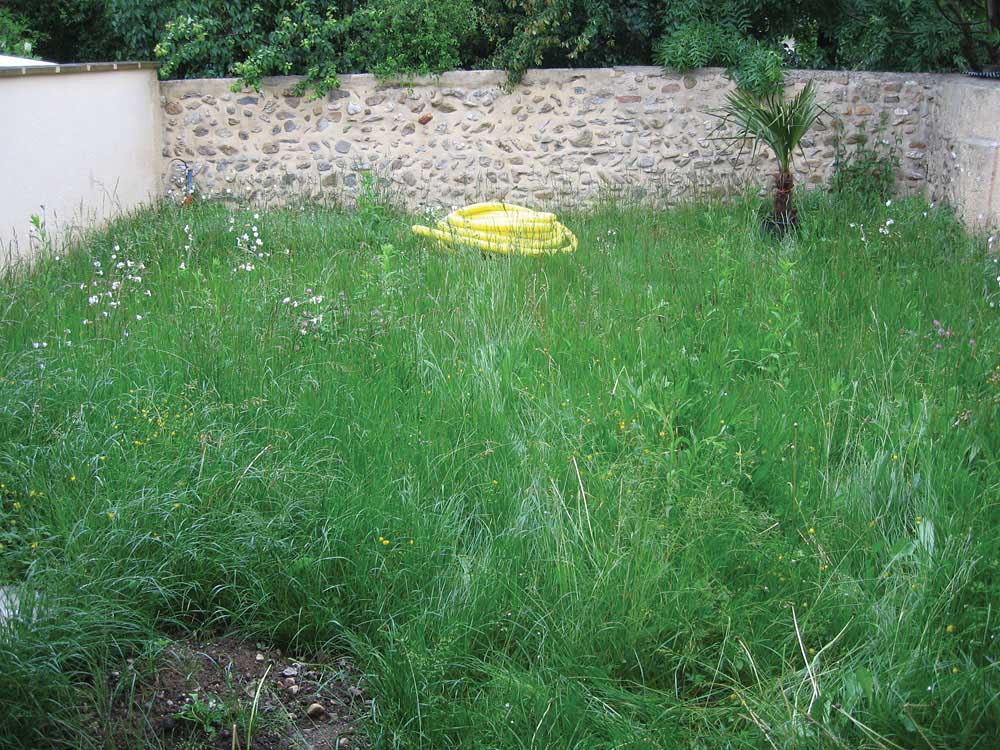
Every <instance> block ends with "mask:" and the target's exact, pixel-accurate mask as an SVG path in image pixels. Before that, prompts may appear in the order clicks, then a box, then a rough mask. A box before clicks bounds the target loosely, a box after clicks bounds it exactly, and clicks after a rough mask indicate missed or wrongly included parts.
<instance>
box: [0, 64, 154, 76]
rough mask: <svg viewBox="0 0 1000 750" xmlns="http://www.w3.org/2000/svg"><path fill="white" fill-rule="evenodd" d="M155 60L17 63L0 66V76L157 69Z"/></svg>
mask: <svg viewBox="0 0 1000 750" xmlns="http://www.w3.org/2000/svg"><path fill="white" fill-rule="evenodd" d="M159 67H160V64H159V63H157V62H146V61H134V62H132V61H129V62H93V63H71V64H68V65H19V66H17V67H10V68H0V78H22V77H24V76H52V75H75V74H78V73H114V72H122V71H129V70H154V71H155V70H157V69H158V68H159Z"/></svg>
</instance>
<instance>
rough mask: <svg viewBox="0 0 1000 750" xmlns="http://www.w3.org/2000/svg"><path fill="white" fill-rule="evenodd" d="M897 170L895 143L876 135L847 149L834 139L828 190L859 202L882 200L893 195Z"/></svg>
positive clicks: (897, 155) (844, 144)
mask: <svg viewBox="0 0 1000 750" xmlns="http://www.w3.org/2000/svg"><path fill="white" fill-rule="evenodd" d="M898 169H899V141H898V140H897V141H895V142H890V141H887V140H885V138H884V137H883V136H882V134H881V133H879V132H876V133H874V134H873V135H872V137H871V138H869V139H868V140H867V141H864V142H862V143H858V144H856V145H855V147H854V148H853V149H848V146H847V144H846V143H844V142H843V140H842V139H840V138H838V140H837V150H836V155H835V157H834V169H833V178H832V180H831V182H830V189H831V190H832V191H833V192H834V193H837V194H840V195H853V196H856V197H859V198H861V199H862V200H877V201H880V202H881V201H885V200H888V199H889V198H891V197H892V196H893V194H894V193H895V190H896V172H897V170H898Z"/></svg>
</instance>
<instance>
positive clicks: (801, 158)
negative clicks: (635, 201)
mask: <svg viewBox="0 0 1000 750" xmlns="http://www.w3.org/2000/svg"><path fill="white" fill-rule="evenodd" d="M810 78H811V79H813V80H815V81H816V85H817V88H818V99H819V101H820V102H821V103H822V104H824V106H825V107H826V108H827V110H828V113H829V114H828V115H825V116H824V117H823V118H822V122H821V123H820V124H819V125H817V126H816V127H815V128H814V130H813V131H811V132H810V133H809V135H808V136H807V138H806V139H805V141H804V143H803V150H804V154H800V155H797V158H796V169H797V171H798V175H797V178H798V181H799V182H800V183H803V184H822V183H825V182H827V181H828V180H829V178H830V175H831V173H832V170H833V165H834V158H835V154H836V145H837V143H838V139H842V142H843V143H844V144H847V145H849V144H854V143H858V142H860V141H863V140H864V139H865V138H868V137H870V136H871V135H872V134H873V133H876V132H879V137H882V138H885V139H887V140H889V141H891V142H897V143H899V144H900V146H901V148H902V153H901V156H902V158H901V165H900V175H899V177H900V181H899V182H900V185H901V187H902V189H903V191H904V192H910V193H924V192H926V191H927V187H926V186H927V183H928V172H927V165H928V162H929V160H928V159H927V158H926V157H927V150H928V144H929V143H930V141H931V140H932V135H933V134H932V132H931V130H932V126H933V122H934V119H933V117H932V115H934V113H935V112H936V109H935V108H936V107H938V106H939V105H938V103H937V99H938V96H939V93H940V81H941V79H944V78H948V77H946V76H931V75H914V74H894V73H844V72H803V71H795V72H792V73H791V74H790V75H789V84H790V88H791V89H793V90H794V89H797V88H798V87H801V86H802V85H804V83H805V81H806V80H808V79H810ZM297 80H298V79H295V78H277V79H268V80H266V81H265V84H264V86H263V90H262V91H261V92H253V91H246V92H242V93H234V92H232V91H231V90H230V87H231V85H232V83H233V82H232V81H231V80H189V81H168V82H164V83H162V84H161V87H160V93H161V106H162V108H163V124H164V133H163V151H162V154H163V173H164V178H165V184H167V180H168V179H172V180H173V181H174V184H175V186H178V185H179V184H180V183H179V182H177V177H178V176H177V174H176V172H175V171H172V170H173V169H174V168H175V167H176V163H175V164H174V165H173V166H171V165H170V163H169V162H170V160H171V159H173V158H175V157H178V158H181V159H184V160H185V161H187V162H188V163H189V164H190V165H191V166H192V167H193V168H194V171H195V180H196V184H197V186H198V188H199V189H200V190H202V191H203V192H205V193H208V194H212V195H219V194H227V193H230V194H233V195H236V196H240V197H243V198H251V199H265V200H281V199H283V198H286V197H289V196H292V195H296V196H303V195H304V196H310V197H319V196H322V195H324V194H330V195H338V196H344V195H347V196H350V195H351V194H356V192H357V191H358V190H359V189H360V185H361V181H362V177H361V173H362V172H365V171H369V170H370V171H371V172H372V173H373V174H375V175H376V176H379V177H382V178H385V180H387V181H388V183H389V184H391V185H392V187H393V189H394V192H395V193H396V194H397V196H398V197H399V198H401V199H402V202H404V203H405V204H407V205H409V206H410V207H411V208H420V207H423V206H441V205H457V204H462V203H467V202H472V201H475V200H479V199H484V198H504V199H507V200H509V201H512V202H525V203H530V204H533V205H537V204H540V203H541V204H556V205H565V204H576V203H579V202H587V201H588V200H592V199H595V198H597V197H600V196H602V195H606V194H608V193H609V192H617V193H627V194H634V195H639V196H641V197H644V198H646V199H653V200H663V201H670V200H674V199H677V198H679V197H682V196H687V195H691V194H696V193H698V192H699V191H722V192H727V193H731V192H734V191H738V190H742V189H746V188H751V189H759V188H760V187H762V186H764V185H765V184H766V181H767V179H768V176H769V175H770V174H772V173H773V172H774V169H775V168H774V162H773V160H772V158H771V155H770V154H769V153H757V154H756V155H754V154H753V153H752V151H751V149H750V148H749V147H748V146H744V147H743V148H741V144H739V143H734V142H732V141H728V140H725V139H720V138H719V137H718V136H720V135H722V133H720V132H718V131H717V129H718V127H719V120H718V119H717V118H714V117H713V116H712V115H711V114H710V113H711V112H713V111H717V110H718V109H719V108H720V107H721V106H722V105H723V104H724V101H725V95H726V93H727V92H728V91H729V90H730V89H731V85H732V84H731V83H730V81H729V80H728V79H727V78H726V77H725V76H724V75H723V72H722V71H721V70H718V69H706V70H701V71H698V72H696V73H691V74H687V75H671V74H667V73H664V72H663V71H662V70H660V69H659V68H653V67H625V68H609V69H593V70H533V71H529V73H528V74H527V75H526V76H525V78H524V81H523V82H522V83H521V84H519V85H518V86H515V87H513V88H512V89H511V90H509V91H508V90H505V88H504V80H505V76H504V74H503V73H501V72H498V71H469V72H454V73H446V74H444V75H442V76H441V77H440V78H437V79H419V80H416V81H413V82H411V83H402V84H400V83H386V82H380V81H379V80H377V79H376V78H374V77H373V76H369V75H348V76H344V77H343V78H342V85H341V87H340V88H339V89H337V90H335V91H332V92H331V93H330V94H329V95H328V96H326V97H324V98H322V99H319V100H312V101H311V100H309V99H308V98H303V97H296V96H292V95H291V94H292V92H291V88H292V86H293V85H294V84H295V82H296V81H297Z"/></svg>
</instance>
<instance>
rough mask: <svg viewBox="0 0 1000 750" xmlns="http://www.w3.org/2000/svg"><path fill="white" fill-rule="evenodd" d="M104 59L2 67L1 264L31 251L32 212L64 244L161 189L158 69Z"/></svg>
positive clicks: (153, 197)
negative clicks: (51, 67)
mask: <svg viewBox="0 0 1000 750" xmlns="http://www.w3.org/2000/svg"><path fill="white" fill-rule="evenodd" d="M108 67H110V66H93V67H92V71H94V72H80V70H79V68H65V66H58V67H57V69H56V71H58V72H56V71H52V72H49V71H46V72H45V73H37V72H36V73H28V74H23V75H14V74H12V73H13V71H0V72H2V73H4V74H3V75H0V266H2V265H4V264H6V263H7V262H9V261H10V260H11V259H12V258H16V257H24V256H26V255H28V254H30V253H32V252H33V251H34V249H35V248H34V246H35V244H37V241H36V240H33V239H32V238H31V237H30V236H29V232H28V230H29V228H30V223H29V221H30V217H31V215H32V214H38V215H43V216H44V218H45V222H46V227H47V230H48V232H49V233H50V236H51V237H52V238H53V239H54V240H55V241H57V242H61V241H62V240H64V239H66V238H67V237H69V236H72V235H73V234H74V233H75V232H77V231H79V230H80V229H81V228H88V227H91V226H94V225H98V224H100V223H101V222H104V221H106V220H108V219H109V218H112V217H114V216H116V215H118V214H120V213H122V212H124V211H128V210H130V209H133V208H135V207H136V206H138V205H140V204H142V203H145V202H148V201H150V200H152V199H155V198H156V196H158V195H160V194H161V193H162V189H161V187H160V158H159V152H160V142H161V129H162V128H161V123H160V95H159V87H158V83H157V79H156V70H155V69H154V68H151V67H144V68H139V69H133V70H108V69H107V68H108ZM43 206H44V209H43V208H42V207H43Z"/></svg>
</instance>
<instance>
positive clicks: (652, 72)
mask: <svg viewBox="0 0 1000 750" xmlns="http://www.w3.org/2000/svg"><path fill="white" fill-rule="evenodd" d="M118 64H119V65H124V64H126V63H118ZM133 64H134V63H133ZM151 64H154V63H139V65H142V66H145V65H151ZM63 67H68V66H63ZM725 73H726V69H725V68H715V67H706V68H698V69H696V70H691V71H687V72H685V73H677V72H673V71H667V70H664V69H663V68H662V67H660V66H658V65H618V66H614V67H608V68H529V69H528V70H527V71H525V73H524V78H523V81H522V82H523V83H524V84H526V85H539V84H543V83H546V82H549V81H552V80H562V79H571V78H577V77H579V78H586V77H590V78H593V77H595V76H598V77H600V76H604V77H608V78H615V77H617V76H620V75H623V74H632V75H643V76H662V77H664V78H677V79H681V78H682V77H684V76H694V77H696V78H699V77H711V76H720V75H725ZM0 75H2V71H0ZM845 76H846V77H848V78H850V79H851V80H858V79H869V80H892V81H896V80H900V81H904V82H905V81H913V82H915V83H921V84H928V83H930V82H939V81H941V80H942V79H949V82H953V83H967V84H969V85H973V86H982V85H987V86H996V83H995V82H990V81H986V80H980V79H976V78H970V77H969V76H965V75H962V74H960V73H910V72H905V71H902V72H900V71H875V70H811V69H790V70H788V71H787V77H788V81H789V82H796V81H803V80H806V79H810V78H812V79H816V80H820V81H822V80H827V79H837V78H843V77H845ZM339 78H340V87H341V88H344V89H351V88H355V87H371V88H376V89H386V88H411V87H412V88H417V87H424V86H434V87H449V86H451V87H459V86H477V87H480V88H488V87H491V86H504V85H506V83H507V73H506V71H503V70H493V69H486V70H450V71H446V72H444V73H441V74H439V75H426V76H399V77H393V78H381V77H378V76H375V75H372V74H371V73H345V74H343V75H341V76H339ZM303 80H304V77H303V76H268V77H265V78H263V79H262V80H261V88H262V89H263V88H290V87H292V86H294V85H295V84H297V83H300V82H302V81H303ZM162 83H163V84H168V85H171V86H192V87H199V86H200V87H204V86H206V85H212V86H220V85H224V86H225V87H226V88H232V87H238V86H239V79H236V78H175V79H170V80H167V81H162ZM248 90H249V89H248Z"/></svg>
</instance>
